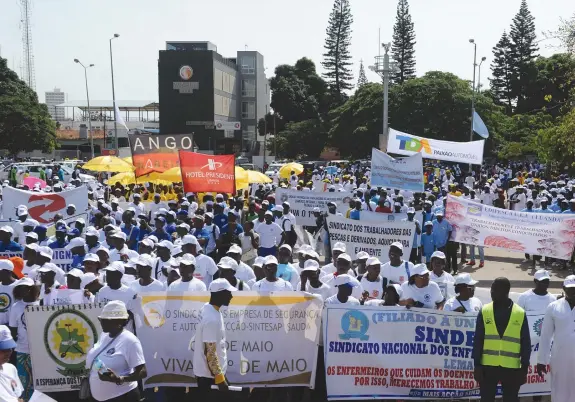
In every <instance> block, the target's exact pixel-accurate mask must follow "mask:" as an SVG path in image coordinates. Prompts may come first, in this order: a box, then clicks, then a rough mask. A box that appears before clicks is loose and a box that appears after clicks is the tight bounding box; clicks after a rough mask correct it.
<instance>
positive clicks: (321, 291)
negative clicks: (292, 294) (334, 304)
mask: <svg viewBox="0 0 575 402" xmlns="http://www.w3.org/2000/svg"><path fill="white" fill-rule="evenodd" d="M300 288H301V283H298V285H297V289H298V290H299V289H300ZM305 291H306V292H308V293H311V294H312V295H319V296H321V299H322V300H327V298H328V297H329V296H330V295H331V294H332V293H331V288H330V287H329V285H326V284H325V283H322V284H321V286H320V287H319V288H314V287H313V286H311V285H310V283H309V281H308V282H306V284H305Z"/></svg>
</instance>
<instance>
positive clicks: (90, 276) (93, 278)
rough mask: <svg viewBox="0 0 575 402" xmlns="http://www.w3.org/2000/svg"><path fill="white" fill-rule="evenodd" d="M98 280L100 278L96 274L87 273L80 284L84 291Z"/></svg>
mask: <svg viewBox="0 0 575 402" xmlns="http://www.w3.org/2000/svg"><path fill="white" fill-rule="evenodd" d="M97 280H98V277H97V276H96V274H94V273H93V272H87V273H85V274H84V276H82V283H81V284H80V287H81V288H82V289H84V288H85V287H86V286H88V285H89V284H90V283H92V282H94V281H97Z"/></svg>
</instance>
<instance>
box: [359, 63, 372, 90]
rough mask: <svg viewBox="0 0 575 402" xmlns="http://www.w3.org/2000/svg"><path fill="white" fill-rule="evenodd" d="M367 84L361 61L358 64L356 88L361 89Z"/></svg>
mask: <svg viewBox="0 0 575 402" xmlns="http://www.w3.org/2000/svg"><path fill="white" fill-rule="evenodd" d="M368 82H369V81H368V80H367V77H366V76H365V68H364V67H363V60H361V61H360V62H359V78H358V79H357V88H361V87H362V86H364V85H365V84H367V83H368Z"/></svg>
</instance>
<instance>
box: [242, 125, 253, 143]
mask: <svg viewBox="0 0 575 402" xmlns="http://www.w3.org/2000/svg"><path fill="white" fill-rule="evenodd" d="M242 137H243V139H244V141H255V140H256V126H247V127H245V128H244V129H243V130H242Z"/></svg>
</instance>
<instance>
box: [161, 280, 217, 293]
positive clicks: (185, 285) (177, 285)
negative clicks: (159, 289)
mask: <svg viewBox="0 0 575 402" xmlns="http://www.w3.org/2000/svg"><path fill="white" fill-rule="evenodd" d="M207 289H208V288H207V287H206V284H205V283H204V282H202V281H200V280H199V279H196V278H192V280H191V281H188V282H182V279H181V278H180V279H176V280H175V281H174V282H172V283H171V284H170V286H169V287H168V291H170V292H205V291H206V290H207Z"/></svg>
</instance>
